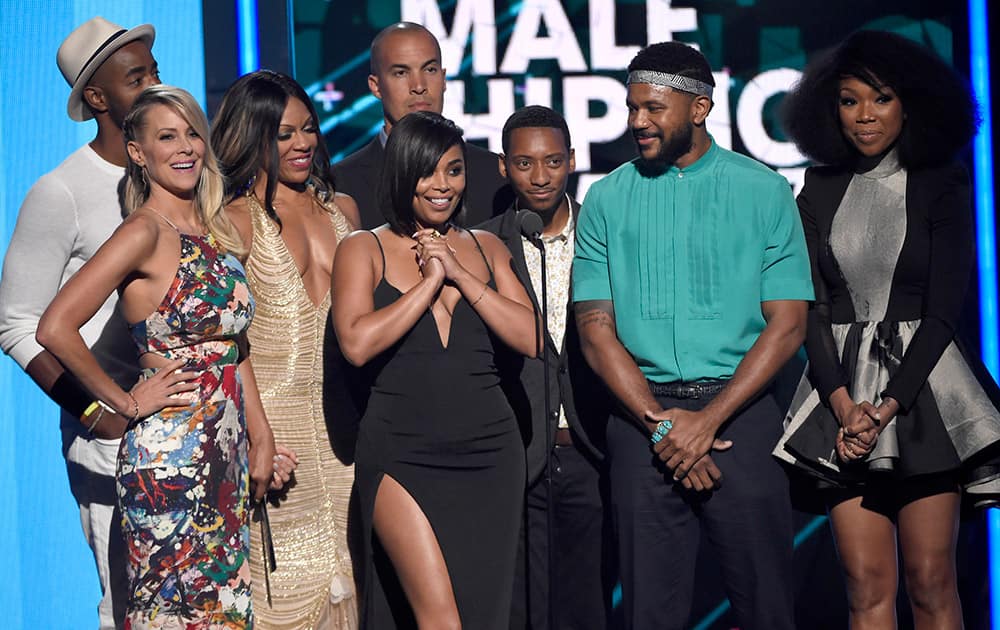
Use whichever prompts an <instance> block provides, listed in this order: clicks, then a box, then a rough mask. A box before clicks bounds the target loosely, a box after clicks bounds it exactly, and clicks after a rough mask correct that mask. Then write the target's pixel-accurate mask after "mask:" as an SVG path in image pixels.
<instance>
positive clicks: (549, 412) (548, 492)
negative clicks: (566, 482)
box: [531, 233, 559, 630]
mask: <svg viewBox="0 0 1000 630" xmlns="http://www.w3.org/2000/svg"><path fill="white" fill-rule="evenodd" d="M531 243H532V245H534V246H535V247H537V248H538V252H539V254H540V259H541V263H542V323H541V327H540V329H541V331H542V334H541V337H542V343H541V346H542V370H543V376H542V386H543V387H544V388H545V504H546V505H545V537H546V555H547V556H548V557H547V562H546V567H547V569H548V571H547V573H548V600H549V601H548V612H549V615H548V617H549V619H548V621H549V630H556V601H557V599H556V597H555V592H556V586H557V585H556V581H555V553H554V551H555V531H553V529H552V513H553V512H554V511H555V498H554V497H553V495H552V448H553V445H552V430H551V429H552V427H551V426H550V425H551V423H552V422H553V421H555V422H558V420H559V418H558V413H559V412H558V411H554V410H553V409H552V393H551V390H550V388H549V383H550V377H549V344H548V337H549V296H548V276H549V273H548V268H547V267H546V261H545V243H543V242H542V235H541V233H537V234H534V235H532V238H531Z"/></svg>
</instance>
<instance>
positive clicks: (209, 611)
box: [117, 228, 254, 630]
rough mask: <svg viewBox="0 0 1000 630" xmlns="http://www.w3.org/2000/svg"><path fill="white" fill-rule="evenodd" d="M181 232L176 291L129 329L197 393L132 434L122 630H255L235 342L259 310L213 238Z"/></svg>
mask: <svg viewBox="0 0 1000 630" xmlns="http://www.w3.org/2000/svg"><path fill="white" fill-rule="evenodd" d="M175 229H176V228H175ZM178 234H180V241H181V256H180V262H179V264H178V268H177V274H176V276H175V277H174V280H173V283H172V284H171V286H170V289H169V290H168V291H167V294H166V295H165V296H164V298H163V301H162V302H161V303H160V305H159V307H158V308H157V309H156V311H155V312H154V313H152V314H151V315H150V316H149V317H147V318H146V319H145V320H144V321H142V322H139V323H137V324H134V325H132V326H131V330H132V337H133V339H134V340H135V342H136V344H137V346H138V349H139V353H140V354H144V353H147V352H151V353H155V354H158V355H160V356H163V357H165V358H167V359H176V358H184V359H187V367H186V368H185V369H188V370H192V371H193V372H195V373H196V374H197V376H196V382H197V384H198V385H199V388H198V389H197V390H195V391H193V392H189V393H188V394H187V395H186V398H187V401H186V402H187V404H186V406H178V407H170V408H167V409H164V410H162V411H160V412H158V413H156V414H154V415H152V416H149V417H147V418H142V419H140V420H139V421H138V422H135V423H133V424H132V425H130V426H129V428H128V430H127V431H126V433H125V436H124V438H123V440H122V445H121V450H120V451H119V453H118V474H117V489H118V501H119V507H120V508H121V512H122V521H123V530H124V533H125V539H126V543H127V548H128V556H129V557H128V560H129V562H128V572H129V586H130V595H129V603H128V612H127V619H126V624H125V627H126V628H127V629H129V628H131V629H134V630H138V629H139V628H149V629H168V628H169V629H173V628H185V629H186V628H248V627H251V626H252V622H253V612H252V606H251V597H250V566H249V564H248V561H247V556H248V550H249V526H248V525H249V523H248V505H247V501H248V495H249V474H248V470H249V466H248V453H247V448H248V445H247V434H246V423H245V418H244V412H243V394H242V390H241V385H240V376H239V372H238V370H237V366H238V363H239V361H240V360H241V358H242V357H241V356H240V346H241V344H239V343H238V342H237V340H238V337H239V336H240V335H241V334H242V333H243V332H244V331H245V330H246V328H247V327H248V326H249V325H250V320H251V318H252V317H253V308H254V304H253V299H252V298H251V296H250V293H249V291H248V288H247V283H246V276H245V273H244V270H243V267H242V265H241V264H240V263H239V261H238V260H236V258H234V257H233V256H231V255H228V254H224V253H222V252H220V250H219V247H218V245H217V244H216V242H215V240H214V239H213V238H212V236H211V235H206V236H199V235H190V234H182V233H180V232H179V231H178ZM146 372H147V375H148V374H150V373H151V372H152V370H146ZM182 404H183V403H182Z"/></svg>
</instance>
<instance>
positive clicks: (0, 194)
mask: <svg viewBox="0 0 1000 630" xmlns="http://www.w3.org/2000/svg"><path fill="white" fill-rule="evenodd" d="M95 15H100V16H103V17H105V18H107V19H109V20H111V21H112V22H115V23H117V24H121V25H122V26H125V27H129V28H131V27H132V26H136V25H138V24H143V23H147V22H148V23H151V24H153V25H154V26H155V27H156V42H155V43H154V45H153V54H154V55H155V56H156V60H157V61H158V62H159V65H160V72H161V77H162V80H163V81H164V82H168V83H172V84H175V85H179V86H181V87H183V88H185V89H187V90H189V91H190V92H191V93H192V94H194V96H195V98H197V99H199V101H203V100H204V92H205V87H204V86H205V76H204V59H203V55H202V34H201V2H200V0H173V1H172V2H162V1H157V0H129V1H128V2H121V1H116V0H75V1H70V0H59V1H58V2H52V1H50V0H0V42H2V44H0V256H2V255H3V254H4V253H5V252H6V249H7V243H8V242H9V241H10V235H11V232H12V231H13V230H14V223H15V221H16V219H17V210H18V207H19V206H20V204H21V200H22V199H23V198H24V195H25V193H27V191H28V188H30V187H31V184H32V183H33V182H34V181H35V180H36V179H38V177H39V176H41V175H42V174H44V173H45V172H47V171H49V170H51V169H52V168H54V167H55V166H57V165H58V164H59V163H60V162H61V161H62V160H63V158H65V157H66V156H67V155H69V154H70V153H71V152H73V151H74V150H75V149H77V148H78V147H79V146H80V145H82V144H84V143H85V142H88V141H90V140H92V139H93V137H94V134H95V133H96V125H95V124H94V123H93V121H90V122H87V123H76V122H73V121H72V120H70V119H69V117H67V116H66V100H67V98H68V97H69V87H68V86H67V85H66V82H65V81H64V80H63V78H62V75H61V74H60V73H59V69H58V68H57V67H56V50H57V49H58V47H59V44H60V43H61V42H62V40H63V38H65V37H66V36H67V35H68V34H69V33H70V32H71V31H72V30H73V29H74V28H75V27H76V26H77V25H79V24H81V23H83V22H85V21H86V20H88V19H90V18H92V17H94V16H95ZM60 447H61V445H60V435H59V414H58V412H57V411H56V407H55V405H54V404H53V403H51V402H49V400H48V399H47V398H46V397H45V396H44V395H43V394H42V393H41V391H40V390H39V389H38V388H37V387H35V385H34V383H32V382H31V380H30V379H29V378H28V377H27V375H25V374H24V373H23V372H22V371H21V369H20V367H18V365H17V364H16V363H14V361H13V360H11V359H10V358H7V357H0V479H2V480H3V496H4V500H3V507H2V508H0V558H2V559H3V563H4V570H3V573H4V579H3V585H2V586H0V611H3V613H2V621H0V626H2V627H4V628H12V629H14V628H53V629H56V628H95V627H97V602H98V600H99V598H100V588H99V585H98V581H97V572H96V570H95V568H94V560H93V556H92V555H91V554H90V550H89V548H88V547H87V545H86V543H85V541H84V539H83V534H82V533H81V530H80V521H79V512H78V511H77V510H76V504H75V502H74V500H73V497H72V496H71V495H70V492H69V484H68V483H67V481H66V470H65V467H64V465H63V459H62V455H61V453H60Z"/></svg>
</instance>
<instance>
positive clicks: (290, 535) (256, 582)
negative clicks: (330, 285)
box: [246, 195, 358, 630]
mask: <svg viewBox="0 0 1000 630" xmlns="http://www.w3.org/2000/svg"><path fill="white" fill-rule="evenodd" d="M247 202H248V207H249V210H250V215H251V220H252V223H253V242H252V245H251V247H250V255H249V259H248V260H247V263H246V270H247V278H248V280H249V284H250V290H251V292H252V294H253V296H254V298H255V299H256V301H257V311H256V316H255V318H254V321H253V324H252V325H251V327H250V330H249V339H250V348H251V360H252V361H253V368H254V375H255V376H256V379H257V386H258V388H259V389H260V397H261V401H262V402H263V404H264V409H265V411H266V412H267V419H268V421H269V422H270V424H271V429H272V431H273V432H274V439H275V441H276V442H277V443H280V444H284V445H286V446H288V447H290V448H291V449H293V450H294V451H295V452H296V454H298V457H299V466H298V469H297V470H296V471H295V478H294V485H293V486H292V487H291V488H290V489H288V490H287V491H286V492H283V493H281V494H279V495H277V498H278V505H277V507H275V506H274V504H273V502H272V504H271V506H269V510H268V511H269V513H270V521H271V533H272V538H273V541H274V550H275V555H276V560H277V568H276V570H275V571H274V572H273V573H271V575H270V583H271V598H272V603H271V605H270V606H269V605H268V603H267V597H266V590H265V588H264V564H263V563H264V559H263V557H262V543H261V540H260V528H259V526H258V525H257V524H256V523H253V524H251V528H250V536H251V544H250V568H251V575H252V577H253V606H254V616H255V618H256V620H255V627H256V628H258V629H265V630H266V629H271V628H273V629H291V628H296V629H299V630H306V629H315V630H321V629H322V630H334V629H336V630H353V629H355V628H357V625H358V620H357V596H356V594H355V592H354V578H353V574H352V569H351V561H350V555H349V552H348V548H347V537H346V532H347V506H348V501H349V497H350V493H351V485H352V483H353V481H354V467H353V466H345V465H344V464H343V463H341V462H340V460H338V459H337V458H336V456H335V455H334V453H333V449H332V448H331V446H330V440H329V437H328V435H327V430H326V424H325V421H324V418H323V391H322V388H323V333H324V329H325V325H326V318H327V314H328V313H329V311H330V295H329V293H327V294H326V296H325V297H324V299H323V302H322V304H320V305H319V307H317V306H316V305H315V304H314V303H313V302H312V300H310V298H309V295H308V293H307V292H306V289H305V285H304V284H303V282H302V279H301V277H300V276H299V272H298V269H297V268H296V265H295V261H294V260H293V258H292V256H291V254H290V253H289V251H288V249H287V247H286V246H285V242H284V241H283V240H282V238H281V235H280V233H279V231H278V226H277V225H276V224H275V223H274V222H273V221H272V220H270V219H269V218H268V216H267V214H266V212H265V211H264V209H263V207H262V205H261V203H260V202H259V201H258V200H257V198H256V197H254V196H252V195H251V196H249V197H248V198H247ZM319 202H320V201H319V199H317V203H319ZM322 205H324V206H325V207H326V209H327V210H328V211H329V213H330V221H331V225H332V228H333V229H332V231H331V234H330V236H331V238H332V237H333V236H334V233H335V234H336V239H337V241H338V242H339V241H340V240H341V239H342V238H344V237H345V236H346V235H347V234H348V233H350V231H351V228H350V225H349V224H348V222H347V220H346V219H345V218H344V215H343V214H342V213H341V212H340V210H339V209H338V208H337V207H336V204H334V203H333V202H332V201H330V202H326V203H324V204H322Z"/></svg>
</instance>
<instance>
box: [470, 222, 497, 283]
mask: <svg viewBox="0 0 1000 630" xmlns="http://www.w3.org/2000/svg"><path fill="white" fill-rule="evenodd" d="M469 236H471V237H472V240H473V241H474V242H475V243H476V249H478V250H479V255H480V256H482V257H483V262H484V263H486V269H487V271H489V272H490V280H491V281H493V280H494V278H493V267H490V261H489V260H488V259H487V258H486V252H484V251H483V246H482V245H480V244H479V239H478V238H476V235H475V233H473V231H472V230H469Z"/></svg>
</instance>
